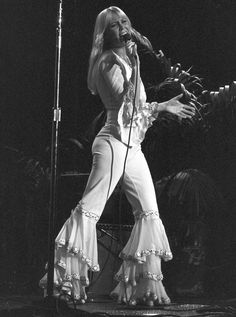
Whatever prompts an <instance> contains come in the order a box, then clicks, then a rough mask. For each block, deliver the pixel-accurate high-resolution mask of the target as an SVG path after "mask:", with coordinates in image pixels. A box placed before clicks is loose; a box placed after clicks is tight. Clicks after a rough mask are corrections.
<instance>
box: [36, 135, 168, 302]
mask: <svg viewBox="0 0 236 317" xmlns="http://www.w3.org/2000/svg"><path fill="white" fill-rule="evenodd" d="M92 153H93V165H92V170H91V173H90V176H89V178H88V182H87V185H86V188H85V191H84V194H83V196H82V199H81V200H80V202H79V204H78V205H77V206H76V208H75V209H73V210H72V212H71V216H70V217H69V218H68V219H67V221H66V222H65V224H64V225H63V227H62V229H61V231H60V232H59V234H58V236H57V238H56V241H55V244H56V248H55V271H54V283H55V291H58V292H59V293H60V292H61V291H63V292H67V293H69V294H71V295H72V296H73V297H74V298H75V299H81V298H85V299H86V293H85V287H86V286H88V285H89V280H88V270H92V271H99V264H98V256H97V235H96V223H97V221H98V220H99V218H100V216H101V214H102V212H103V209H104V207H105V204H106V202H107V200H108V198H109V197H110V195H111V194H112V192H113V190H114V188H115V186H116V185H117V183H118V182H119V180H120V179H121V178H122V179H123V181H122V187H123V190H124V192H125V194H126V196H127V198H128V200H129V202H130V204H131V206H132V210H133V214H134V218H135V224H134V226H133V229H132V232H131V235H130V238H129V240H128V242H127V244H126V246H125V247H124V249H123V250H122V252H121V253H120V257H121V258H123V260H124V261H123V264H122V267H121V269H120V270H119V272H118V273H117V274H116V279H117V280H118V281H119V284H118V285H117V287H116V289H115V290H114V291H113V294H115V295H116V296H117V297H118V299H119V300H122V299H124V298H126V300H127V299H136V298H140V297H142V296H144V295H145V296H147V294H149V295H150V294H151V295H150V296H152V297H153V298H154V299H155V300H158V301H159V302H161V301H164V300H166V299H168V297H167V295H166V293H165V290H164V287H163V285H162V282H161V280H162V273H161V258H162V259H164V260H170V259H171V258H172V254H171V251H170V247H169V243H168V239H167V237H166V233H165V229H164V226H163V224H162V222H161V219H160V218H159V212H158V207H157V202H156V195H155V189H154V185H153V181H152V177H151V174H150V171H149V168H148V165H147V162H146V159H145V157H144V154H143V153H142V151H141V146H136V147H132V148H129V149H128V155H127V146H126V145H125V144H123V143H122V142H120V141H119V140H117V139H115V138H114V137H112V136H110V135H109V136H101V135H99V136H97V137H96V138H95V140H94V143H93V146H92ZM126 155H127V159H126V164H125V166H124V162H125V158H126ZM124 167H125V168H124ZM123 173H124V174H123ZM122 175H124V176H123V177H122ZM46 280H47V275H45V276H44V277H43V279H42V280H41V281H40V284H41V286H42V287H45V285H46ZM145 298H146V297H145Z"/></svg>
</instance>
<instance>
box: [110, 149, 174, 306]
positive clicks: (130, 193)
mask: <svg viewBox="0 0 236 317" xmlns="http://www.w3.org/2000/svg"><path fill="white" fill-rule="evenodd" d="M123 189H124V191H125V194H126V196H127V198H128V200H129V202H130V204H131V205H132V208H133V214H134V218H135V224H134V226H133V229H132V232H131V234H130V238H129V240H128V242H127V244H126V246H125V247H124V249H123V250H122V252H121V253H120V257H121V258H122V259H123V260H124V261H123V264H122V266H121V268H120V270H119V271H118V273H117V274H116V279H117V280H118V281H119V284H118V285H117V287H116V288H115V289H114V291H113V292H112V294H114V295H116V296H117V297H118V300H141V301H142V300H143V299H145V300H147V301H150V302H157V303H161V302H165V303H168V302H169V298H168V295H167V294H166V291H165V288H164V286H163V284H162V279H163V275H162V272H161V258H163V259H164V260H170V259H171V258H172V254H171V251H170V247H169V242H168V239H167V236H166V233H165V229H164V226H163V224H162V221H161V219H160V217H159V211H158V206H157V201H156V194H155V188H154V184H153V180H152V177H151V174H150V171H149V167H148V164H147V162H146V159H145V157H144V154H143V153H142V151H141V148H140V147H134V148H132V149H131V150H130V151H129V155H128V159H127V163H126V166H125V174H124V182H123Z"/></svg>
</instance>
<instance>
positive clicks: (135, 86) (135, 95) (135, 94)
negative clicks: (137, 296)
mask: <svg viewBox="0 0 236 317" xmlns="http://www.w3.org/2000/svg"><path fill="white" fill-rule="evenodd" d="M135 61H136V63H135V68H134V71H135V75H134V96H133V100H132V105H133V107H132V113H131V118H130V127H129V134H128V142H127V149H126V153H125V158H124V165H123V171H122V176H121V180H120V184H121V191H120V197H119V212H118V215H119V218H118V219H119V235H120V242H121V245H122V246H123V247H124V244H123V237H122V223H121V203H122V187H123V184H124V176H125V169H126V163H127V158H128V154H129V150H130V148H131V147H130V142H131V133H132V127H133V119H134V113H135V103H136V98H137V89H138V80H139V65H138V59H137V55H136V56H135ZM122 260H123V263H122V265H121V267H122V278H123V283H124V292H125V301H126V304H128V294H127V283H126V279H125V268H124V259H122ZM127 282H128V281H127Z"/></svg>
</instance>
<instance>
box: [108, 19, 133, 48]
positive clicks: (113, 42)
mask: <svg viewBox="0 0 236 317" xmlns="http://www.w3.org/2000/svg"><path fill="white" fill-rule="evenodd" d="M130 29H131V26H130V23H129V20H128V19H127V17H126V16H124V15H123V16H119V15H117V14H115V13H112V15H111V19H110V21H109V24H108V26H107V28H106V31H105V33H104V37H105V39H106V41H107V43H108V46H109V48H118V47H123V46H125V42H124V40H122V35H124V34H126V33H129V34H130Z"/></svg>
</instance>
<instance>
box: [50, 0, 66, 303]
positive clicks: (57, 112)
mask: <svg viewBox="0 0 236 317" xmlns="http://www.w3.org/2000/svg"><path fill="white" fill-rule="evenodd" d="M62 1H63V0H59V3H58V21H57V29H56V52H55V77H54V105H53V121H52V136H51V178H50V205H49V225H48V275H47V295H46V298H47V300H48V301H49V302H52V300H53V286H54V249H55V241H54V239H55V237H54V227H55V215H56V205H57V185H58V184H57V183H58V176H57V169H58V143H59V123H60V121H61V108H60V106H59V99H60V98H59V97H60V66H61V42H62Z"/></svg>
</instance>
